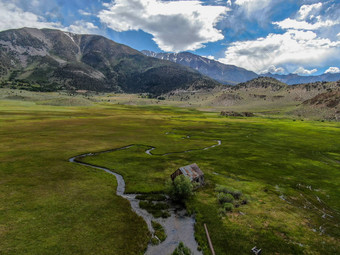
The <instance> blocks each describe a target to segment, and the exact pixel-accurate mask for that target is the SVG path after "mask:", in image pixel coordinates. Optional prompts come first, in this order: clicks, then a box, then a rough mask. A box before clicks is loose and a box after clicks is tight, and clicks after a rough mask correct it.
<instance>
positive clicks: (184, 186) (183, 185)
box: [169, 175, 193, 202]
mask: <svg viewBox="0 0 340 255" xmlns="http://www.w3.org/2000/svg"><path fill="white" fill-rule="evenodd" d="M192 195H193V185H192V183H191V181H190V179H189V178H187V177H185V176H184V175H180V176H177V177H176V178H175V180H174V181H173V182H172V183H170V188H169V196H170V197H171V199H172V200H174V201H181V202H184V201H185V200H186V199H188V198H189V197H191V196H192Z"/></svg>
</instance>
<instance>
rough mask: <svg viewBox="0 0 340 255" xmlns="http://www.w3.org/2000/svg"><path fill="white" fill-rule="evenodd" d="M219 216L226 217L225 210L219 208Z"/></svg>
mask: <svg viewBox="0 0 340 255" xmlns="http://www.w3.org/2000/svg"><path fill="white" fill-rule="evenodd" d="M218 215H220V216H224V215H225V210H224V208H218Z"/></svg>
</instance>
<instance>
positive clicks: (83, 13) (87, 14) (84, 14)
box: [78, 10, 93, 16]
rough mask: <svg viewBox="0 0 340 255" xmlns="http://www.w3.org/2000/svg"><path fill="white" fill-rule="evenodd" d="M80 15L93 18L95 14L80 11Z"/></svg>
mask: <svg viewBox="0 0 340 255" xmlns="http://www.w3.org/2000/svg"><path fill="white" fill-rule="evenodd" d="M78 12H79V14H80V15H83V16H92V15H93V14H92V13H89V12H87V11H84V10H79V11H78Z"/></svg>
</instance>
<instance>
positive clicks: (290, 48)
mask: <svg viewBox="0 0 340 255" xmlns="http://www.w3.org/2000/svg"><path fill="white" fill-rule="evenodd" d="M330 60H334V61H340V40H338V41H331V40H330V39H328V38H321V37H318V36H317V34H316V33H315V32H312V31H298V30H288V31H287V32H285V33H284V34H269V35H268V36H267V37H264V38H258V39H256V40H250V41H239V42H234V43H232V44H231V45H230V46H229V47H228V48H227V49H226V51H225V57H224V58H222V59H219V61H221V62H223V63H226V64H233V65H236V66H240V67H243V68H246V69H249V70H252V71H255V72H261V71H263V70H265V69H266V68H267V67H268V66H271V65H275V66H284V65H287V64H292V65H295V66H308V65H311V64H313V65H314V66H318V65H321V64H322V63H325V62H326V61H330ZM288 71H289V70H288ZM291 71H293V70H291Z"/></svg>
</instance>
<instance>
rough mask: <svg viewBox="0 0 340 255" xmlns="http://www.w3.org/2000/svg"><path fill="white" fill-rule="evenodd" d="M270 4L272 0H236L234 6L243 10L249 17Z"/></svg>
mask: <svg viewBox="0 0 340 255" xmlns="http://www.w3.org/2000/svg"><path fill="white" fill-rule="evenodd" d="M272 2H273V0H236V1H235V4H237V5H239V6H241V7H242V8H244V9H245V10H246V12H247V13H248V15H249V14H251V13H252V12H254V11H258V10H261V9H264V8H265V7H267V6H269V5H270V4H271V3H272Z"/></svg>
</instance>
